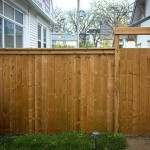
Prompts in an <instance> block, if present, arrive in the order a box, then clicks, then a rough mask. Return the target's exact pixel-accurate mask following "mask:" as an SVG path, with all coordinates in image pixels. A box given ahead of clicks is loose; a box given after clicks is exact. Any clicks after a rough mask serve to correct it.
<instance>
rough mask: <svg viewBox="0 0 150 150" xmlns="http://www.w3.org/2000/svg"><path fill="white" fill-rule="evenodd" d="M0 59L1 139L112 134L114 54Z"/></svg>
mask: <svg viewBox="0 0 150 150" xmlns="http://www.w3.org/2000/svg"><path fill="white" fill-rule="evenodd" d="M72 52H73V53H74V54H73V53H72ZM0 53H1V54H0V79H1V82H0V110H1V111H0V116H1V117H0V132H1V134H9V133H12V134H24V133H59V132H63V131H72V130H76V131H83V132H90V131H93V130H101V131H106V130H109V131H112V130H113V128H114V124H113V100H114V99H113V89H114V88H113V85H114V84H113V82H114V49H106V50H105V49H96V50H94V49H90V50H88V49H87V50H86V51H85V49H78V50H69V51H67V50H55V51H53V50H51V49H46V50H43V51H39V50H38V49H37V50H35V49H34V51H32V50H30V49H28V50H26V49H23V50H22V49H21V50H19V49H15V50H13V49H7V50H6V49H5V50H1V52H0ZM21 53H22V54H21Z"/></svg>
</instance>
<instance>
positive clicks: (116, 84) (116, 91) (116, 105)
mask: <svg viewBox="0 0 150 150" xmlns="http://www.w3.org/2000/svg"><path fill="white" fill-rule="evenodd" d="M119 58H120V54H119V35H118V34H115V80H114V131H115V132H118V129H119V122H118V119H119V115H118V114H119V61H120V59H119Z"/></svg>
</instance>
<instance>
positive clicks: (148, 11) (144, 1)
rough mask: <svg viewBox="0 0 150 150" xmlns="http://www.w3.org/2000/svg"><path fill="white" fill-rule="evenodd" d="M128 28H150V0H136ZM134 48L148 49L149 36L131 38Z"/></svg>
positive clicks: (149, 44)
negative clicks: (134, 44) (134, 42)
mask: <svg viewBox="0 0 150 150" xmlns="http://www.w3.org/2000/svg"><path fill="white" fill-rule="evenodd" d="M129 27H150V0H136V1H135V5H134V11H133V14H132V21H131V24H130V25H129ZM132 37H133V38H134V40H135V41H136V47H142V48H148V47H150V35H137V36H132Z"/></svg>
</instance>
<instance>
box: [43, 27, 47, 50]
mask: <svg viewBox="0 0 150 150" xmlns="http://www.w3.org/2000/svg"><path fill="white" fill-rule="evenodd" d="M44 30H45V31H46V37H44ZM44 38H45V41H44ZM44 44H45V45H46V47H45V46H44ZM43 48H47V28H45V27H43Z"/></svg>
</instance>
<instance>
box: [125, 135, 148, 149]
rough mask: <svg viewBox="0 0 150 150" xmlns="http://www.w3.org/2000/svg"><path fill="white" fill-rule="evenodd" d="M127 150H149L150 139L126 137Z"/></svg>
mask: <svg viewBox="0 0 150 150" xmlns="http://www.w3.org/2000/svg"><path fill="white" fill-rule="evenodd" d="M127 142H128V144H129V148H128V149H127V150H150V137H127Z"/></svg>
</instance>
